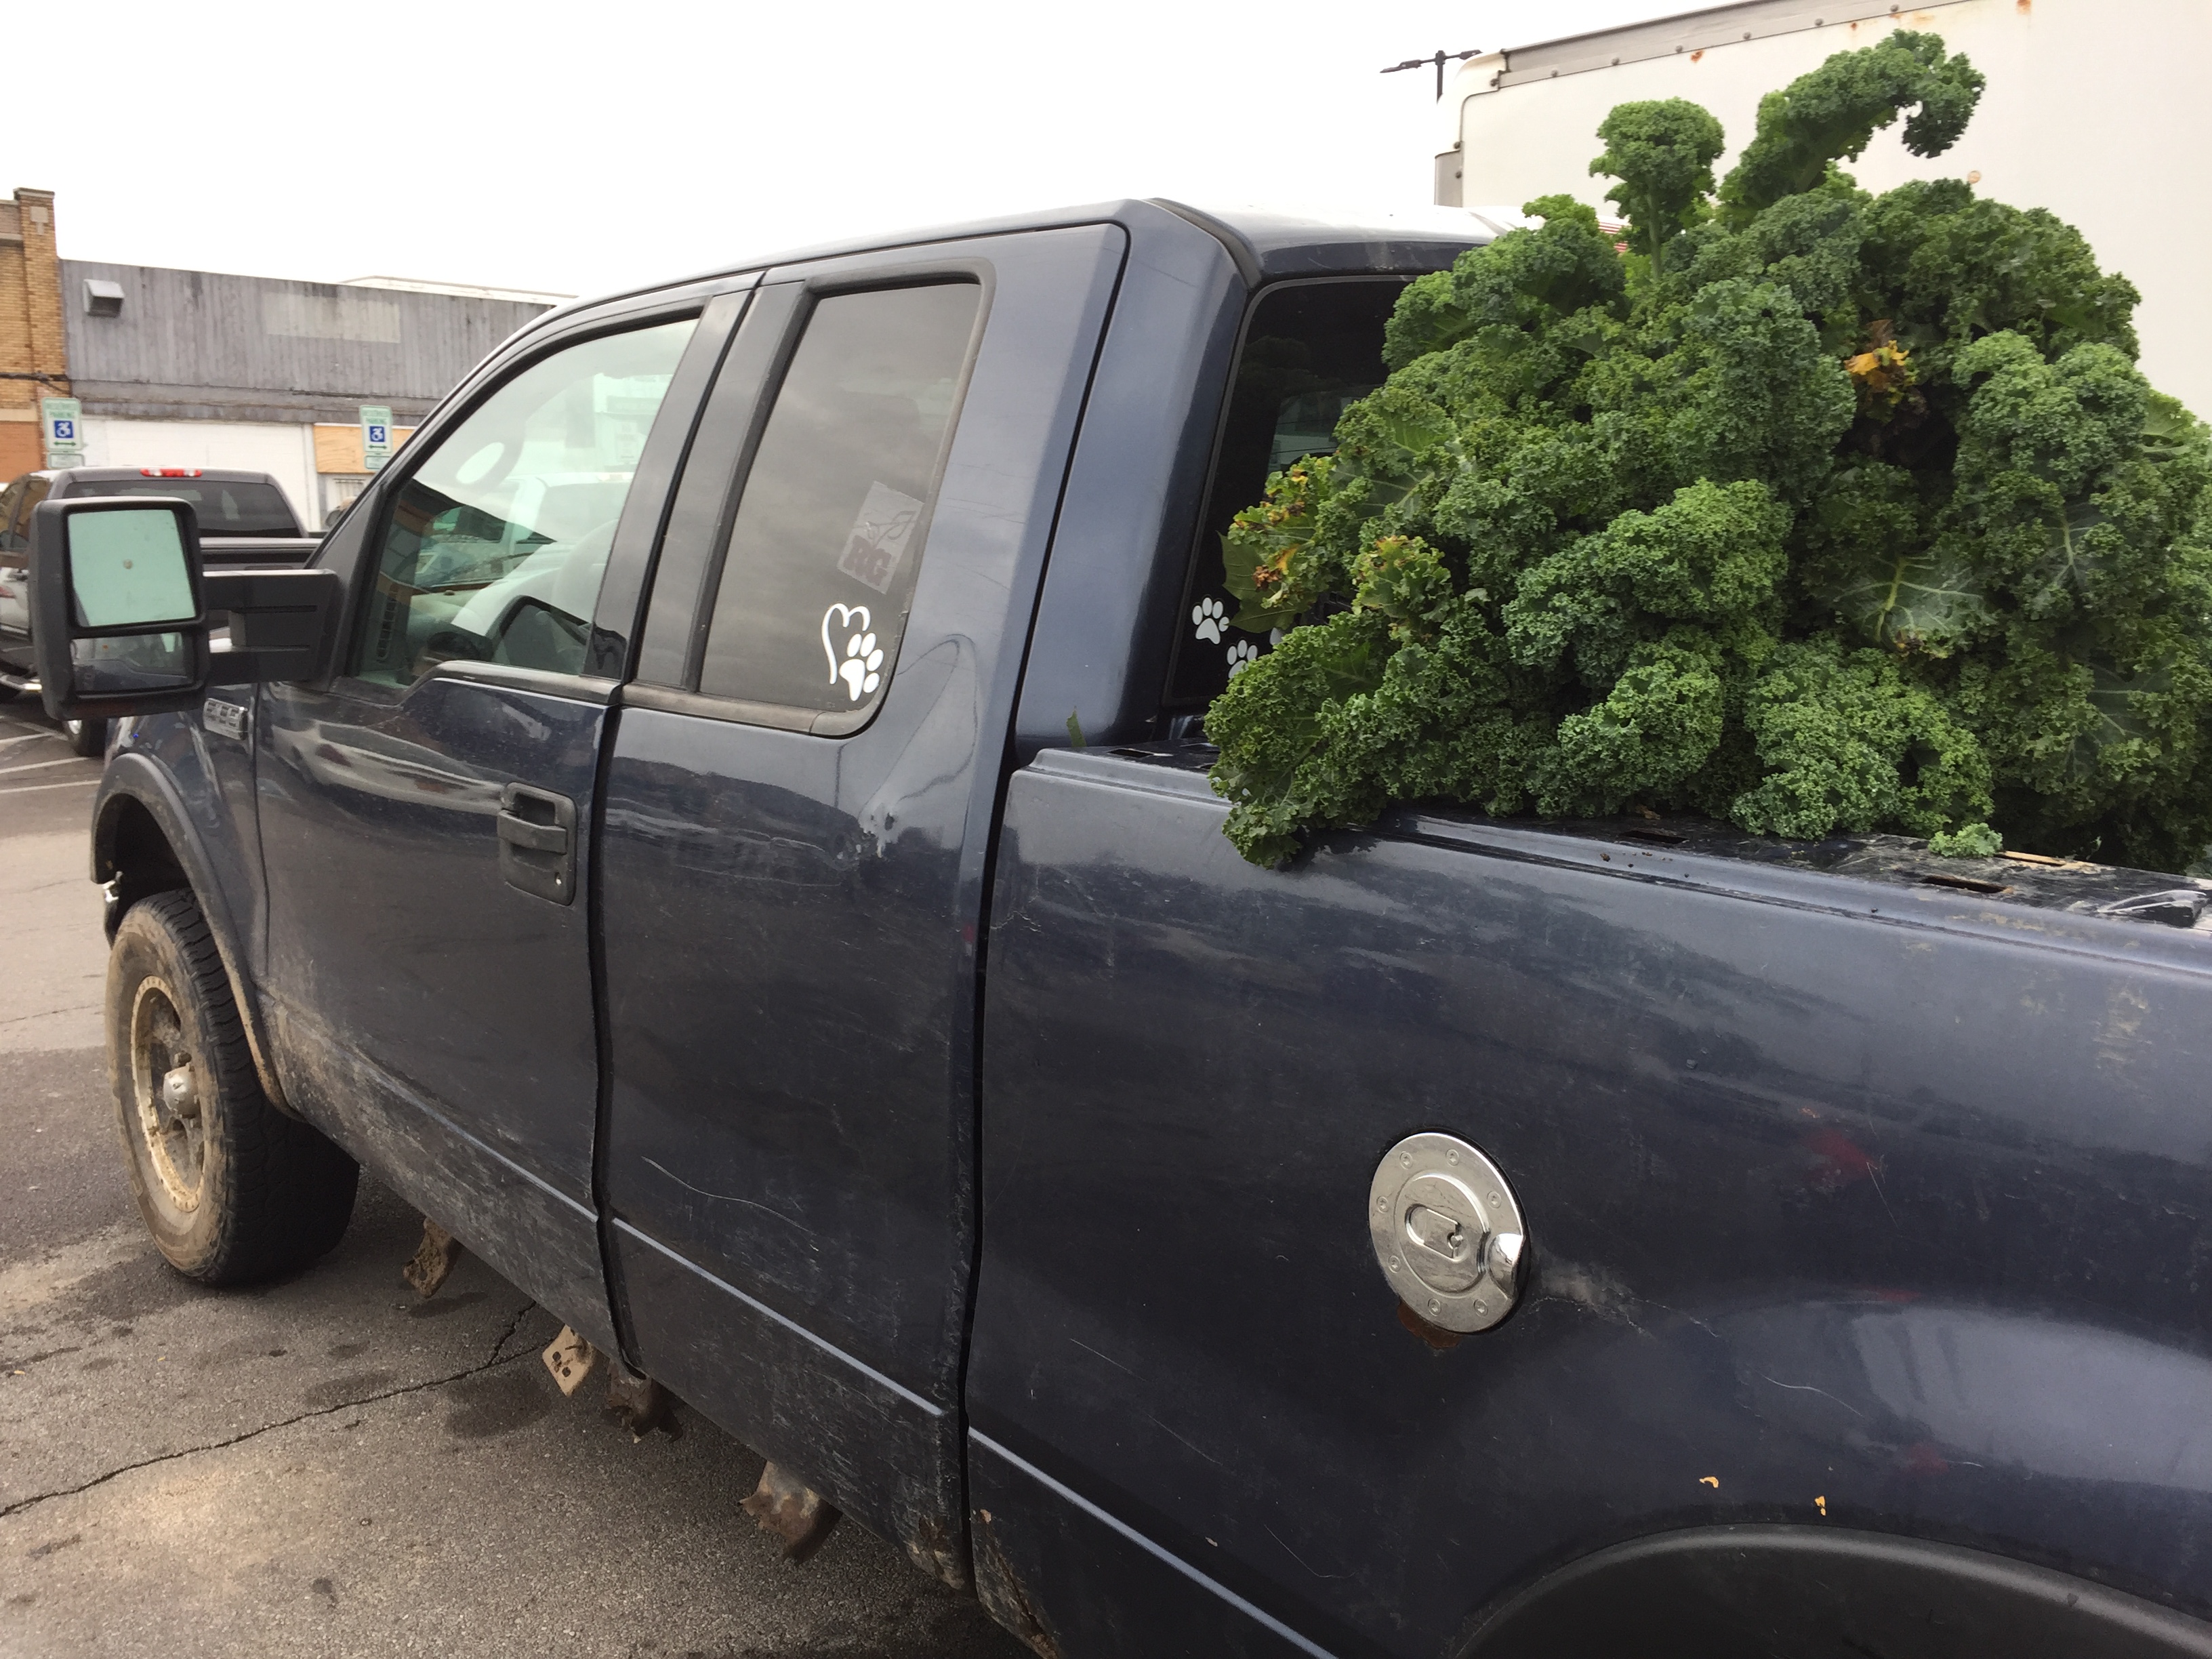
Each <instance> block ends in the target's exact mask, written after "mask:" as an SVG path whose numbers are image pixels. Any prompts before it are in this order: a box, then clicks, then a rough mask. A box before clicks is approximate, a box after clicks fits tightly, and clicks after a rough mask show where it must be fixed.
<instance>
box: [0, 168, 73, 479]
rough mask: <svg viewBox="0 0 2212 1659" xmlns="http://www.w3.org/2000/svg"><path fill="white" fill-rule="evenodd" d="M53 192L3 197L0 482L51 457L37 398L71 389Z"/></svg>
mask: <svg viewBox="0 0 2212 1659" xmlns="http://www.w3.org/2000/svg"><path fill="white" fill-rule="evenodd" d="M64 332H65V331H64V323H63V321H62V287H61V260H60V258H59V257H58V255H57V254H56V252H55V251H54V193H53V191H50V190H18V191H16V192H15V196H14V197H13V199H11V200H9V201H4V202H0V482H4V481H5V480H7V479H9V478H12V477H15V475H16V474H17V473H19V472H26V471H29V470H30V469H31V468H33V467H34V466H37V465H40V463H41V462H42V461H43V460H44V459H45V453H44V450H43V448H42V447H41V446H42V436H43V434H42V428H40V424H39V399H40V398H65V397H67V396H69V393H70V383H69V356H68V345H67V342H66V340H65V338H64Z"/></svg>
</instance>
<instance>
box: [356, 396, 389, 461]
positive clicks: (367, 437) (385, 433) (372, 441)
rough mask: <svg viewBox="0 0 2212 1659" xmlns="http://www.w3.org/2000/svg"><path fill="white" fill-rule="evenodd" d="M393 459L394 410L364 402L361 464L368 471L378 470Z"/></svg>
mask: <svg viewBox="0 0 2212 1659" xmlns="http://www.w3.org/2000/svg"><path fill="white" fill-rule="evenodd" d="M390 459H392V411H391V410H388V409H385V408H381V407H380V406H377V405H374V404H363V405H362V411H361V464H362V471H366V472H378V471H382V470H383V468H384V464H385V463H386V461H388V460H390Z"/></svg>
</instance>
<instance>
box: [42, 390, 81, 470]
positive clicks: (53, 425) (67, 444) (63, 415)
mask: <svg viewBox="0 0 2212 1659" xmlns="http://www.w3.org/2000/svg"><path fill="white" fill-rule="evenodd" d="M39 417H40V419H41V420H42V421H44V422H46V465H48V466H76V465H79V464H80V463H81V462H82V461H83V459H84V440H83V439H82V437H80V436H79V435H78V434H77V428H79V427H80V426H82V425H83V423H84V408H83V405H82V404H79V403H78V402H77V400H76V398H40V399H39Z"/></svg>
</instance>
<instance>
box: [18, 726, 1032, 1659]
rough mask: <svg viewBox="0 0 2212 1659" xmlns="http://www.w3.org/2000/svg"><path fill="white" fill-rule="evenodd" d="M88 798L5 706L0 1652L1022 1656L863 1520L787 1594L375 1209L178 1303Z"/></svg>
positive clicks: (723, 1509) (409, 1225) (487, 1275)
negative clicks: (143, 1192) (405, 1268)
mask: <svg viewBox="0 0 2212 1659" xmlns="http://www.w3.org/2000/svg"><path fill="white" fill-rule="evenodd" d="M99 773H100V767H99V763H97V762H94V761H86V760H79V759H76V757H72V756H70V753H69V751H68V750H67V748H66V747H65V746H64V744H63V743H62V741H61V740H60V738H59V736H58V733H57V732H55V730H54V728H53V727H52V726H51V725H50V724H48V723H47V722H46V720H44V719H43V717H42V716H40V714H38V712H37V711H36V710H35V709H34V708H31V707H30V706H28V705H27V704H25V703H22V702H15V703H12V704H8V705H4V706H0V917H4V918H5V926H6V928H7V940H6V945H5V947H4V948H0V963H4V964H5V965H4V967H0V1114H4V1115H0V1125H4V1127H0V1655H5V1656H9V1659H14V1656H19V1655H20V1656H40V1659H45V1656H76V1655H132V1656H137V1655H144V1654H149V1653H157V1652H158V1653H161V1654H162V1655H164V1656H165V1659H190V1656H197V1655H203V1654H204V1655H233V1654H270V1655H276V1654H283V1655H293V1654H299V1655H318V1656H319V1655H331V1656H337V1655H346V1656H352V1655H384V1654H408V1655H447V1654H451V1655H456V1656H459V1655H467V1656H471V1659H479V1656H481V1659H492V1656H505V1655H515V1656H522V1655H528V1656H532V1659H543V1656H552V1655H572V1654H573V1655H581V1656H598V1655H647V1654H651V1655H671V1656H672V1655H687V1656H690V1655H696V1656H702V1659H703V1656H710V1655H712V1656H729V1659H740V1656H743V1659H1019V1656H1021V1655H1023V1654H1024V1653H1025V1652H1026V1650H1025V1649H1024V1648H1023V1647H1022V1646H1021V1645H1020V1644H1018V1643H1017V1642H1015V1641H1014V1640H1013V1639H1012V1638H1011V1637H1008V1636H1006V1635H1005V1634H1004V1633H1003V1632H1000V1630H999V1629H998V1628H997V1626H994V1625H993V1624H992V1623H991V1622H990V1620H988V1619H987V1617H986V1616H985V1615H984V1614H983V1613H982V1612H981V1609H980V1608H979V1607H977V1606H976V1605H975V1603H974V1602H973V1601H969V1600H967V1599H965V1598H963V1597H961V1596H958V1595H954V1594H953V1593H951V1591H948V1590H945V1589H942V1588H940V1587H939V1586H938V1585H936V1584H935V1583H932V1582H931V1581H929V1580H927V1579H926V1578H924V1577H921V1575H920V1574H918V1573H917V1572H915V1570H914V1569H913V1568H912V1567H910V1566H909V1565H908V1564H907V1562H906V1559H905V1557H904V1555H903V1553H902V1552H901V1551H899V1550H897V1549H896V1548H894V1547H892V1546H890V1545H889V1544H886V1543H885V1542H884V1541H881V1540H880V1539H877V1538H874V1537H872V1536H871V1535H869V1534H867V1533H866V1532H865V1531H863V1530H862V1529H861V1528H859V1527H857V1526H855V1525H854V1524H853V1523H851V1522H846V1523H844V1524H843V1525H842V1526H841V1527H840V1528H838V1529H837V1531H836V1533H835V1534H832V1536H831V1538H830V1540H829V1543H828V1545H827V1546H826V1547H824V1548H823V1550H822V1551H821V1553H819V1554H817V1555H816V1556H815V1557H814V1558H813V1559H812V1560H811V1561H810V1562H808V1563H807V1564H806V1565H805V1566H803V1567H793V1566H791V1565H788V1564H787V1562H785V1561H784V1560H783V1559H782V1558H781V1553H780V1549H779V1547H778V1546H777V1545H776V1543H775V1541H772V1540H771V1539H769V1537H767V1536H766V1535H765V1534H762V1533H760V1532H759V1531H758V1530H757V1528H755V1527H754V1525H753V1523H752V1522H751V1521H750V1520H749V1519H748V1518H747V1517H746V1516H744V1515H743V1514H742V1513H740V1512H739V1510H738V1501H739V1500H740V1499H741V1498H744V1496H745V1495H746V1494H747V1493H748V1492H750V1491H751V1490H752V1487H753V1485H754V1483H755V1481H756V1480H757V1478H758V1476H759V1473H760V1467H761V1461H760V1459H759V1458H758V1457H757V1456H756V1455H753V1454H752V1453H751V1452H750V1451H748V1450H747V1449H745V1448H744V1446H742V1445H739V1444H738V1443H736V1442H735V1441H733V1440H732V1439H730V1438H729V1437H727V1436H726V1435H724V1434H722V1433H721V1432H720V1431H718V1430H716V1429H715V1428H714V1427H713V1426H712V1425H709V1424H708V1423H707V1422H705V1421H704V1420H703V1419H701V1418H699V1417H698V1416H697V1415H696V1413H691V1412H690V1411H689V1410H688V1409H685V1408H683V1407H678V1412H677V1413H676V1419H675V1432H674V1433H673V1434H669V1433H654V1434H652V1435H649V1436H647V1437H646V1438H644V1439H642V1440H635V1439H633V1437H632V1436H631V1435H630V1433H629V1431H628V1430H627V1429H625V1428H623V1427H622V1426H620V1425H617V1423H616V1422H615V1421H614V1420H613V1419H611V1418H610V1417H608V1416H607V1415H605V1413H604V1412H603V1411H602V1409H601V1405H600V1399H601V1390H600V1389H599V1388H598V1387H596V1386H594V1384H595V1383H596V1382H597V1379H596V1378H593V1379H592V1380H591V1381H590V1382H587V1383H586V1385H585V1386H584V1387H583V1388H582V1389H579V1390H578V1392H577V1393H576V1394H575V1395H574V1396H572V1397H567V1398H564V1397H563V1396H562V1395H561V1394H560V1392H559V1390H558V1389H556V1387H555V1386H554V1383H553V1381H552V1379H551V1377H550V1376H549V1375H548V1374H547V1372H546V1370H545V1368H544V1365H543V1364H540V1362H539V1359H538V1353H539V1351H540V1350H541V1349H543V1348H544V1346H545V1345H546V1344H547V1343H548V1342H549V1341H550V1340H551V1339H552V1337H553V1335H554V1334H555V1331H556V1328H557V1326H558V1322H557V1321H556V1320H555V1319H553V1318H551V1317H550V1316H548V1315H547V1314H546V1313H545V1312H544V1310H542V1309H540V1308H538V1307H537V1306H535V1305H534V1304H532V1303H531V1302H530V1301H529V1299H528V1298H527V1297H524V1296H523V1295H522V1294H521V1293H520V1291H516V1290H515V1289H514V1288H513V1287H512V1286H511V1285H507V1284H506V1283H505V1282H504V1281H502V1280H501V1279H499V1278H498V1277H497V1276H496V1275H495V1274H494V1273H491V1272H489V1270H488V1269H486V1268H485V1267H483V1265H482V1264H481V1263H480V1262H477V1261H475V1260H473V1259H472V1258H467V1257H464V1258H463V1260H462V1262H461V1265H460V1266H459V1267H458V1268H457V1269H456V1270H455V1272H454V1274H453V1278H452V1279H450V1280H448V1281H447V1285H446V1286H445V1288H444V1289H443V1290H441V1291H440V1292H439V1294H438V1295H437V1297H435V1299H433V1300H431V1301H428V1302H422V1301H420V1300H419V1299H417V1298H416V1296H415V1295H414V1293H413V1292H412V1291H410V1290H409V1289H408V1288H407V1286H406V1285H404V1283H403V1282H402V1281H401V1279H400V1277H399V1268H400V1265H401V1264H402V1262H404V1261H405V1260H406V1258H407V1257H408V1255H410V1252H411V1251H412V1250H413V1249H414V1248H415V1245H416V1241H417V1239H418V1237H419V1236H420V1231H421V1225H422V1224H421V1218H420V1217H419V1216H418V1215H416V1213H415V1212H413V1211H412V1210H410V1209H409V1208H408V1207H407V1206H405V1205H404V1204H402V1203H401V1202H400V1201H399V1200H397V1199H395V1198H394V1197H392V1195H391V1194H388V1193H386V1192H385V1191H384V1190H383V1189H381V1188H379V1187H377V1186H376V1185H375V1184H374V1182H369V1181H368V1180H367V1179H364V1180H363V1182H362V1196H361V1200H360V1203H359V1204H358V1206H356V1210H355V1212H354V1219H353V1225H352V1227H351V1228H350V1230H349V1231H348V1233H347V1234H346V1237H345V1238H344V1240H343V1242H342V1243H340V1244H339V1246H338V1248H337V1249H336V1250H334V1251H333V1252H332V1253H331V1255H329V1256H328V1257H326V1258H325V1260H324V1261H321V1262H319V1264H317V1265H316V1266H315V1267H313V1268H311V1269H309V1270H308V1271H307V1272H306V1273H301V1274H300V1275H299V1276H298V1277H296V1278H295V1279H289V1280H287V1281H284V1282H283V1283H279V1284H275V1285H264V1286H261V1287H258V1288H256V1289H253V1290H250V1291H220V1292H218V1291H204V1290H200V1289H198V1288H197V1287H195V1286H193V1285H190V1284H188V1283H186V1282H185V1281H184V1280H183V1279H179V1278H178V1277H177V1276H176V1275H175V1274H174V1273H172V1272H170V1270H169V1269H168V1267H167V1265H166V1264H165V1263H164V1262H163V1261H161V1257H160V1256H159V1255H156V1254H155V1250H154V1248H153V1246H152V1244H151V1243H150V1242H149V1240H148V1238H147V1237H146V1235H145V1233H144V1231H143V1228H142V1227H141V1225H140V1224H139V1221H138V1218H137V1211H136V1209H135V1208H134V1206H133V1205H132V1203H131V1194H130V1188H129V1185H128V1183H127V1182H126V1180H125V1175H124V1170H123V1164H122V1160H121V1157H120V1154H119V1152H118V1150H117V1148H116V1146H115V1136H116V1129H115V1127H114V1125H113V1121H112V1116H111V1112H110V1108H109V1106H108V1104H107V1099H106V1070H105V1065H104V1061H103V1060H102V1057H101V1054H100V988H101V983H102V976H103V974H104V971H105V968H106V945H105V942H104V940H103V939H102V938H101V935H100V898H99V892H98V890H97V889H96V888H94V886H93V885H92V884H91V882H90V881H89V880H88V879H87V861H86V820H87V814H88V809H89V807H90V805H91V802H92V799H93V793H94V786H95V784H96V782H97V780H98V777H99Z"/></svg>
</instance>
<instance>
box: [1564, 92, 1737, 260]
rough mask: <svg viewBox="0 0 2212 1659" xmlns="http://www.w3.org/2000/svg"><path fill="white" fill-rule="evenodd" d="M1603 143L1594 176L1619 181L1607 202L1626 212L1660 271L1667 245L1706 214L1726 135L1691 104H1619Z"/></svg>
mask: <svg viewBox="0 0 2212 1659" xmlns="http://www.w3.org/2000/svg"><path fill="white" fill-rule="evenodd" d="M1597 136H1598V137H1601V138H1602V139H1604V140H1605V154H1604V155H1601V156H1599V157H1598V158H1597V159H1596V160H1595V161H1592V162H1591V163H1590V165H1589V170H1590V171H1591V172H1592V173H1605V174H1607V175H1609V176H1611V177H1613V178H1615V179H1620V183H1619V184H1618V185H1615V186H1614V187H1613V189H1612V190H1610V191H1607V192H1606V198H1605V199H1606V200H1607V201H1608V202H1611V203H1613V204H1615V205H1616V206H1618V207H1619V208H1620V211H1621V216H1622V217H1623V218H1625V219H1626V221H1627V222H1628V228H1629V238H1630V240H1631V242H1632V244H1633V246H1635V248H1636V251H1637V252H1638V253H1641V254H1644V256H1646V257H1647V258H1650V259H1651V260H1652V261H1653V262H1654V263H1655V264H1656V262H1657V260H1658V258H1659V256H1660V252H1661V251H1662V249H1663V248H1665V246H1667V243H1668V240H1669V239H1670V238H1672V237H1674V236H1675V235H1677V234H1680V232H1681V231H1683V230H1684V229H1686V228H1688V227H1689V226H1690V225H1692V224H1693V223H1695V222H1697V220H1698V218H1699V216H1700V214H1701V213H1702V211H1703V210H1704V208H1705V198H1706V197H1709V196H1711V194H1712V191H1713V161H1714V160H1715V158H1717V156H1718V155H1720V153H1721V151H1722V150H1723V149H1725V148H1726V147H1727V144H1728V138H1727V136H1726V135H1725V134H1724V133H1723V132H1722V131H1721V124H1720V123H1719V122H1718V121H1716V120H1715V119H1713V118H1712V116H1711V113H1710V112H1707V111H1706V110H1705V109H1703V108H1702V107H1700V106H1698V105H1696V104H1693V103H1692V102H1690V100H1688V99H1686V98H1666V99H1661V100H1655V101H1653V102H1650V103H1641V104H1616V105H1615V106H1613V113H1612V114H1610V115H1608V116H1607V117H1606V118H1605V119H1604V121H1603V122H1602V123H1601V124H1600V125H1599V127H1598V130H1597Z"/></svg>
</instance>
